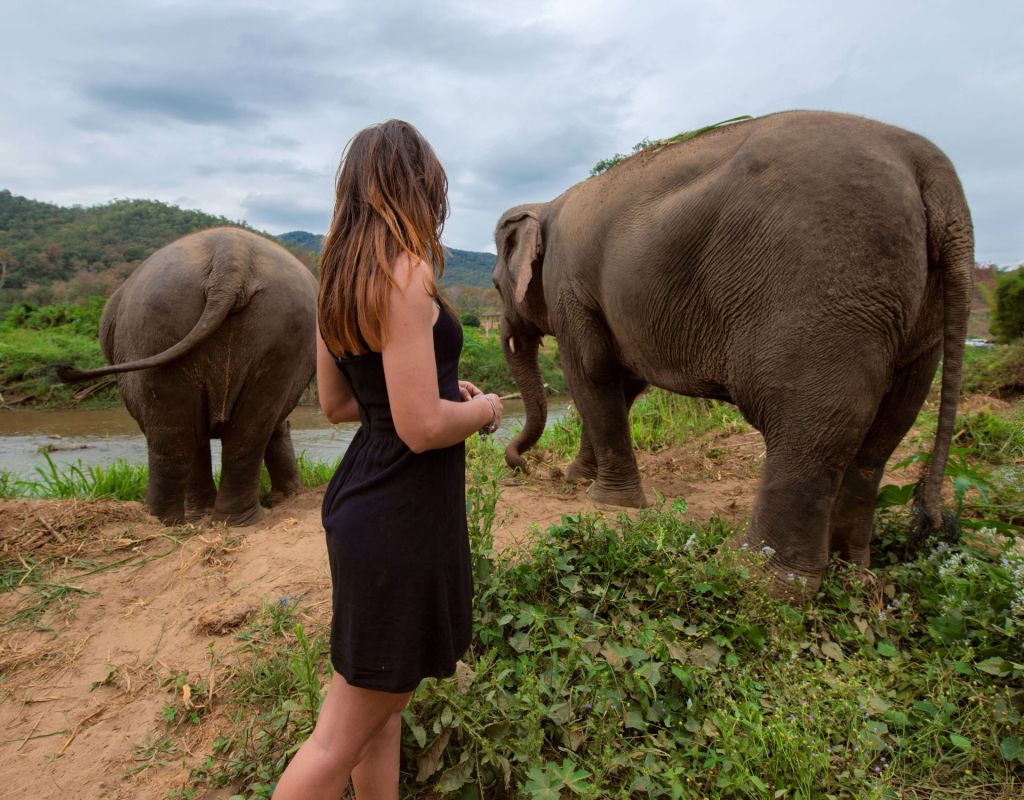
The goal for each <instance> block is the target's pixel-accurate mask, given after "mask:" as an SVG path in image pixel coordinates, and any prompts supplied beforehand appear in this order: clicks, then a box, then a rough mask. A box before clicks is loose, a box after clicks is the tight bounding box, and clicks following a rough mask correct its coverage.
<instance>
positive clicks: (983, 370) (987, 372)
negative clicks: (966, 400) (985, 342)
mask: <svg viewBox="0 0 1024 800" xmlns="http://www.w3.org/2000/svg"><path fill="white" fill-rule="evenodd" d="M963 391H964V393H965V394H973V393H978V392H982V393H984V394H990V395H995V396H997V397H1001V396H1017V397H1019V396H1021V395H1022V394H1024V339H1019V340H1017V341H1016V342H1012V343H1010V344H998V345H995V346H993V347H968V348H966V350H965V351H964V371H963Z"/></svg>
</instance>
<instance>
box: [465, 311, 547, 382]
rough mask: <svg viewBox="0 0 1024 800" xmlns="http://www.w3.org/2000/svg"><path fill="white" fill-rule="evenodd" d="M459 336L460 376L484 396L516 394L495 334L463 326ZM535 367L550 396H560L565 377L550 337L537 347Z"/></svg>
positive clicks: (498, 338)
mask: <svg viewBox="0 0 1024 800" xmlns="http://www.w3.org/2000/svg"><path fill="white" fill-rule="evenodd" d="M462 333H463V345H462V355H461V357H460V358H459V370H460V376H461V377H462V378H464V379H466V380H468V381H470V382H472V383H474V384H476V385H477V386H479V387H480V388H481V389H483V390H484V391H485V392H494V393H495V394H502V395H504V394H512V393H514V392H518V391H519V388H518V387H517V386H516V382H515V380H513V378H512V374H511V373H510V372H509V371H508V367H507V366H506V365H505V356H504V354H503V352H502V348H501V339H500V334H499V333H498V331H497V330H494V331H484V330H482V329H481V328H474V327H467V326H463V328H462ZM538 366H539V368H540V372H541V378H542V379H543V381H544V383H546V384H547V385H548V392H549V393H550V394H560V393H562V392H564V391H565V390H566V383H565V376H564V375H563V374H562V370H561V368H560V367H559V365H558V345H557V343H556V342H555V340H554V339H553V338H551V337H549V338H548V339H547V340H546V341H545V342H544V343H543V345H542V346H541V349H540V353H539V356H538Z"/></svg>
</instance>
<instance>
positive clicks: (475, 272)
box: [277, 231, 496, 288]
mask: <svg viewBox="0 0 1024 800" xmlns="http://www.w3.org/2000/svg"><path fill="white" fill-rule="evenodd" d="M277 238H278V239H280V240H281V241H282V242H287V243H288V244H293V245H296V246H298V247H306V248H309V249H310V250H315V251H316V252H317V253H319V252H320V246H321V245H322V244H323V241H324V237H323V236H321V235H319V234H316V233H309V231H289V232H288V233H282V234H281V235H280V236H278V237H277ZM495 260H496V256H495V255H494V253H481V252H478V251H476V250H458V249H456V248H454V247H449V248H447V249H446V250H445V259H444V282H445V284H447V285H449V286H452V285H454V284H461V285H463V286H477V287H480V288H490V287H491V286H492V285H493V284H492V283H491V272H492V270H493V269H494V262H495Z"/></svg>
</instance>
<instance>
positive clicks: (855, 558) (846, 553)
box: [832, 545, 871, 571]
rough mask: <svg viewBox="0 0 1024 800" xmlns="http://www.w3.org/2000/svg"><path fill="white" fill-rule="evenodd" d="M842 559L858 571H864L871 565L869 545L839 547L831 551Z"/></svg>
mask: <svg viewBox="0 0 1024 800" xmlns="http://www.w3.org/2000/svg"><path fill="white" fill-rule="evenodd" d="M832 552H833V553H834V554H835V555H837V556H839V558H841V559H842V560H843V561H845V562H846V563H848V564H852V565H853V566H854V567H856V568H857V570H858V571H860V570H863V571H866V570H868V569H869V568H870V567H871V546H870V545H868V546H865V547H841V548H838V549H835V550H833V551H832Z"/></svg>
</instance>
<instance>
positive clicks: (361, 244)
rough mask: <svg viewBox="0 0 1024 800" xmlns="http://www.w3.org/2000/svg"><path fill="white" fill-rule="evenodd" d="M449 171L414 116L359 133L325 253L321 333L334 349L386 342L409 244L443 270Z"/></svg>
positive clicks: (345, 166) (341, 179)
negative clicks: (399, 267) (398, 261)
mask: <svg viewBox="0 0 1024 800" xmlns="http://www.w3.org/2000/svg"><path fill="white" fill-rule="evenodd" d="M447 216H448V178H447V176H446V175H445V172H444V168H443V167H442V166H441V162H440V161H438V158H437V155H436V154H435V153H434V150H433V148H431V146H430V144H429V143H428V142H427V140H426V139H424V138H423V135H422V134H421V133H420V132H419V131H418V130H416V128H415V127H413V126H412V125H410V124H409V123H408V122H403V121H402V120H398V119H390V120H388V121H387V122H381V123H380V124H378V125H371V126H370V127H369V128H364V129H363V130H361V131H360V132H359V133H357V134H356V135H355V136H354V137H353V138H352V140H351V141H350V142H349V143H348V146H347V147H346V149H345V153H344V154H343V156H342V159H341V164H340V165H339V166H338V175H337V181H336V194H335V200H334V217H333V219H332V220H331V227H330V229H329V230H328V231H327V235H326V236H325V237H324V243H323V250H322V251H321V254H320V296H319V299H318V301H317V314H318V317H319V321H320V335H321V336H323V338H324V342H325V344H326V345H327V348H328V349H329V350H330V351H331V352H332V353H333V354H334V355H336V356H342V355H357V354H360V353H364V352H366V351H367V350H381V349H382V346H383V343H384V331H385V330H386V329H387V308H388V294H389V291H390V289H391V287H392V286H394V284H395V274H394V270H393V269H392V265H393V264H394V261H395V258H396V257H397V256H398V255H399V254H400V253H403V252H407V253H409V254H410V255H412V256H413V257H415V258H416V259H422V260H423V261H426V262H427V263H428V264H433V266H434V270H435V273H436V275H435V282H434V283H433V284H432V285H431V286H430V287H429V291H430V293H431V295H433V296H434V297H437V284H436V278H440V277H441V275H443V274H444V250H443V249H442V247H441V230H442V228H443V227H444V221H445V218H446V217H447Z"/></svg>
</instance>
